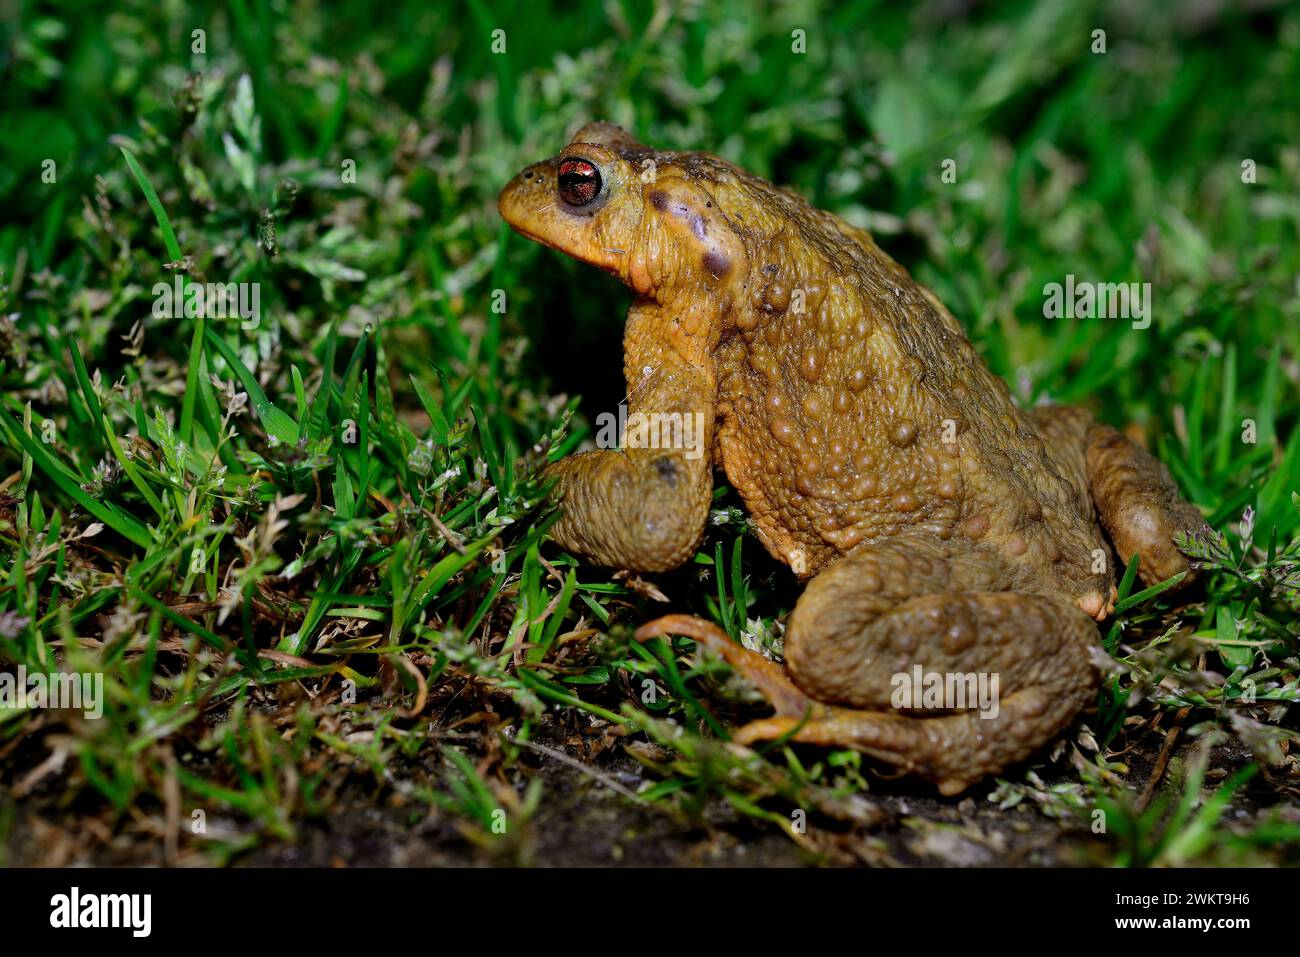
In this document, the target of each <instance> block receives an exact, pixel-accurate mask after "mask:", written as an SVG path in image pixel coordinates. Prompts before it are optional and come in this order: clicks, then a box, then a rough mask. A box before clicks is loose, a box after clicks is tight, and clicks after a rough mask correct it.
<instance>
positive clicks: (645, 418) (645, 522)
mask: <svg viewBox="0 0 1300 957" xmlns="http://www.w3.org/2000/svg"><path fill="white" fill-rule="evenodd" d="M711 346H712V343H710V342H709V341H708V339H707V338H706V337H704V336H695V335H692V334H691V331H690V329H689V327H688V326H686V325H684V324H683V323H680V322H677V321H675V320H673V319H672V318H669V317H667V316H665V315H664V314H663V313H662V312H661V311H659V310H658V308H657V307H655V306H652V305H637V306H634V307H633V309H632V311H631V312H630V313H629V314H628V321H627V329H626V332H625V333H624V356H625V367H624V369H625V372H626V375H627V383H628V399H627V406H628V414H627V429H626V434H625V435H624V436H623V445H624V447H623V448H622V449H598V450H596V451H593V452H581V453H579V454H577V455H571V456H569V457H568V458H564V459H561V460H560V461H558V462H556V463H554V464H552V465H551V466H549V467H548V468H547V472H546V474H547V476H548V477H552V478H555V479H557V482H556V486H555V494H556V496H557V497H558V498H559V501H560V503H561V507H562V509H563V516H562V517H561V518H560V520H559V521H558V522H557V523H556V525H555V526H554V528H553V529H552V532H551V534H552V536H553V537H554V538H555V540H556V541H557V542H559V544H560V545H562V546H563V547H565V548H568V549H570V550H572V551H575V552H577V553H579V554H580V555H583V556H584V557H586V558H588V559H590V560H591V561H594V562H597V563H598V564H601V565H608V566H610V567H613V568H628V569H632V570H635V571H651V572H652V571H665V570H667V569H670V568H675V567H677V566H678V565H680V564H682V563H683V562H685V561H686V560H687V559H689V558H690V557H691V555H692V554H693V553H694V551H695V548H696V546H697V545H698V544H699V542H700V538H701V537H702V536H703V534H704V524H705V521H706V520H707V518H708V514H709V503H710V501H711V498H712V491H713V481H712V479H713V476H712V464H711V463H712V449H713V414H714V401H715V396H716V381H715V377H714V371H713V360H712V357H711Z"/></svg>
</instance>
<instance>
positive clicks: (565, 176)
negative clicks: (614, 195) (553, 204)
mask: <svg viewBox="0 0 1300 957" xmlns="http://www.w3.org/2000/svg"><path fill="white" fill-rule="evenodd" d="M559 186H560V198H561V199H563V200H564V201H565V202H566V203H568V204H569V205H570V206H586V205H587V204H588V203H590V202H591V201H592V200H593V199H595V198H596V197H597V196H599V195H600V170H598V169H596V167H595V166H594V165H592V164H591V163H589V162H587V161H586V160H585V159H567V160H565V161H564V162H563V163H561V164H560V176H559Z"/></svg>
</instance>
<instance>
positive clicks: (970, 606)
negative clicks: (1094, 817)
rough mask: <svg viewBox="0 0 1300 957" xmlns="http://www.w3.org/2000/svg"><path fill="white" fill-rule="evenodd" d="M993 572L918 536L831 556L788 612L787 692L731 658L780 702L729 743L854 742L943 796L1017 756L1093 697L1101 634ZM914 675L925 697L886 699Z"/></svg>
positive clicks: (1056, 603)
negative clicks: (937, 694) (936, 694)
mask: <svg viewBox="0 0 1300 957" xmlns="http://www.w3.org/2000/svg"><path fill="white" fill-rule="evenodd" d="M1002 574H1003V573H1002V572H1001V571H1000V570H999V568H998V562H997V559H996V558H995V557H993V556H991V555H983V554H981V555H978V556H976V555H969V554H968V555H965V556H961V557H959V556H956V555H952V554H948V552H947V549H946V547H945V546H944V544H943V543H941V542H937V541H936V540H933V539H929V538H924V537H921V536H902V537H899V538H895V539H891V540H888V541H884V542H879V543H873V544H871V545H869V546H867V547H865V548H863V549H860V550H859V551H857V552H855V553H853V554H851V555H849V556H847V557H845V558H843V559H841V560H840V561H839V562H837V563H836V564H834V565H832V566H831V567H830V568H828V569H827V570H826V571H825V572H823V573H822V574H821V575H820V576H818V577H817V578H816V579H814V580H813V581H812V583H811V584H810V585H809V586H808V589H807V590H806V591H805V592H804V595H803V596H802V598H801V599H800V600H799V604H798V606H797V607H796V608H795V610H794V613H793V614H792V616H791V619H790V623H789V627H788V628H787V631H786V646H785V647H786V658H787V664H788V666H789V668H790V671H791V673H792V675H793V677H794V680H795V683H796V684H797V685H798V688H797V689H794V691H793V693H791V692H790V691H787V690H779V691H778V692H777V693H776V694H773V693H772V692H771V691H769V690H768V687H769V686H771V685H772V684H773V682H774V681H775V678H774V676H773V675H772V674H771V673H770V671H769V669H770V668H771V667H772V666H771V664H770V663H769V662H766V661H765V660H764V659H761V658H758V656H753V658H754V659H757V661H761V662H762V664H763V666H766V667H749V665H757V662H756V661H752V660H751V659H750V658H749V657H748V656H750V654H751V653H749V652H745V651H744V650H743V649H740V650H739V653H738V654H736V653H733V654H731V655H729V656H728V658H729V660H731V659H733V658H734V659H735V661H733V664H737V665H738V667H740V669H741V670H742V671H743V672H745V673H746V674H747V675H750V676H751V678H752V679H753V680H754V682H755V684H756V685H758V687H759V688H760V690H763V691H764V693H765V694H767V695H768V697H769V698H770V699H772V700H773V703H774V704H775V705H776V706H777V715H776V716H775V717H772V718H767V719H763V720H760V721H756V722H753V723H752V724H749V725H747V726H745V727H743V728H741V729H739V731H738V732H737V733H736V734H735V736H734V739H735V740H736V741H738V742H739V743H742V744H746V743H752V742H754V741H760V740H768V739H772V738H778V737H782V736H785V735H790V736H791V737H792V739H793V740H795V741H800V742H806V743H810V744H820V745H829V746H840V747H852V748H856V749H858V750H860V751H863V752H865V753H867V754H869V755H871V756H873V757H875V758H877V759H879V760H881V761H884V762H886V763H888V764H892V765H894V766H896V767H898V768H900V769H901V770H904V771H908V772H911V773H914V774H918V775H920V776H922V777H925V778H928V779H930V780H932V781H935V782H936V783H937V784H938V786H939V789H940V791H942V792H943V793H944V794H957V793H960V792H961V791H963V790H965V789H966V788H967V787H969V786H970V785H971V784H973V783H974V782H976V781H978V780H980V779H981V778H983V777H985V776H987V775H989V774H995V773H997V772H999V771H1001V770H1002V769H1003V768H1005V767H1006V766H1007V765H1009V764H1012V763H1013V762H1015V761H1018V760H1020V759H1022V758H1025V757H1027V756H1028V755H1029V754H1031V753H1032V752H1033V751H1034V750H1035V749H1036V748H1038V747H1039V746H1041V745H1042V744H1044V743H1045V742H1047V741H1048V740H1050V739H1051V738H1052V737H1053V736H1055V735H1056V734H1058V733H1059V732H1060V731H1061V730H1062V729H1063V728H1064V727H1065V726H1066V725H1068V723H1069V722H1070V720H1071V719H1072V718H1073V717H1074V715H1075V714H1076V713H1077V712H1078V711H1079V710H1080V709H1081V708H1082V707H1083V706H1084V704H1085V703H1086V702H1087V700H1088V699H1089V697H1090V696H1091V695H1092V693H1093V690H1094V688H1095V687H1096V680H1097V679H1096V673H1095V671H1094V669H1093V667H1092V665H1091V663H1090V660H1089V646H1090V645H1091V644H1093V643H1095V641H1096V635H1097V631H1096V625H1095V624H1094V623H1093V622H1092V620H1091V619H1090V618H1089V617H1088V616H1087V615H1085V614H1084V613H1083V612H1082V611H1080V610H1079V609H1078V608H1077V607H1076V606H1074V605H1073V604H1071V603H1069V602H1067V601H1065V600H1062V599H1058V598H1055V597H1049V596H1044V595H1030V594H1020V593H1014V592H1005V591H999V590H996V589H997V587H998V584H999V581H1000V580H1001V577H1002ZM657 624H658V623H652V625H650V626H647V629H653V628H656V626H657ZM645 630H646V629H643V631H645ZM666 630H667V631H673V630H674V629H673V628H672V626H671V625H669V626H667V628H666ZM656 633H664V632H663V631H662V630H660V631H657V632H656ZM687 633H689V632H687ZM722 640H723V641H725V640H726V639H725V636H722ZM710 643H715V642H710ZM732 647H733V648H734V647H735V646H734V645H733V646H732ZM917 668H919V669H920V674H919V675H918V674H917V672H916V669H917ZM935 682H938V683H939V684H940V686H941V687H943V688H945V689H947V694H946V695H945V696H944V697H942V698H941V699H940V700H939V701H937V702H935V701H929V700H927V699H926V698H925V696H924V691H925V689H926V688H927V687H929V688H934V687H935ZM918 684H919V686H920V690H921V691H922V697H921V700H906V699H903V698H901V697H899V696H898V695H897V694H896V693H901V691H902V690H903V689H907V690H908V691H910V690H911V689H912V688H913V687H915V686H916V685H918ZM796 694H797V695H801V696H802V697H801V698H800V697H795V695H796ZM954 695H955V696H956V697H954ZM801 702H803V703H806V707H804V708H801V707H800V704H801ZM936 705H937V706H936ZM927 706H931V707H927Z"/></svg>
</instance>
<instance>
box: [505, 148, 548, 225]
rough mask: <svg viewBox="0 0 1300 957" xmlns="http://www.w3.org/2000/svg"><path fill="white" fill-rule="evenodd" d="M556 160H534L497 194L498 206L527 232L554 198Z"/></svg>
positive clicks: (508, 217)
mask: <svg viewBox="0 0 1300 957" xmlns="http://www.w3.org/2000/svg"><path fill="white" fill-rule="evenodd" d="M554 196H555V163H554V162H552V161H549V160H548V161H546V162H542V163H533V164H532V165H531V166H526V167H524V168H523V169H522V170H520V171H519V173H518V175H516V176H515V178H514V179H512V180H511V181H510V182H508V183H506V185H505V188H504V189H503V190H501V195H500V196H498V197H497V209H498V210H499V211H500V213H501V218H502V219H504V220H505V221H506V222H507V223H509V224H510V225H511V226H512V227H514V228H515V229H518V230H520V231H521V232H525V233H527V232H528V231H529V230H528V227H529V224H530V222H531V221H532V220H533V219H534V218H536V217H537V216H539V215H540V214H541V213H542V212H543V211H544V210H545V208H546V207H547V206H548V205H549V204H551V203H553V202H554Z"/></svg>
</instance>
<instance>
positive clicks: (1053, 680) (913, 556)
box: [499, 123, 1204, 795]
mask: <svg viewBox="0 0 1300 957" xmlns="http://www.w3.org/2000/svg"><path fill="white" fill-rule="evenodd" d="M499 208H500V211H501V215H502V216H503V217H504V218H505V220H506V222H507V223H509V224H510V226H511V227H513V228H514V229H515V230H516V231H517V232H519V233H521V234H522V235H524V236H526V237H528V238H530V239H533V240H536V241H538V242H541V243H544V244H545V245H547V246H550V247H553V248H555V249H557V250H559V251H560V252H563V253H566V254H567V255H569V256H572V257H575V258H576V259H578V260H581V261H582V262H585V263H589V264H591V265H593V266H596V267H598V268H600V269H603V270H605V271H606V272H608V273H610V274H612V275H614V276H616V277H618V278H619V279H620V280H621V281H622V282H623V283H625V284H626V285H627V286H628V287H630V288H631V290H632V292H633V294H634V300H633V303H632V306H631V308H630V310H629V312H628V315H627V322H626V327H625V332H624V339H623V348H624V355H623V361H624V372H625V375H626V378H627V405H628V410H629V413H630V416H631V417H637V416H642V417H653V418H655V419H657V420H661V421H664V422H673V421H681V420H684V419H687V418H688V417H689V421H693V422H697V423H698V424H699V426H700V428H701V429H702V432H701V434H702V436H703V439H704V448H705V449H706V451H707V454H703V455H701V454H699V451H698V449H695V450H694V454H692V449H691V448H690V447H687V446H686V444H685V443H681V442H674V441H672V439H673V438H674V436H673V435H672V434H669V435H666V436H664V437H663V438H665V439H666V441H646V440H644V439H645V436H644V435H642V439H643V440H642V441H637V442H635V443H633V442H625V443H624V447H623V448H609V449H597V450H594V451H588V452H582V453H579V454H575V455H571V456H569V457H567V458H564V459H561V460H560V461H558V462H556V463H554V464H552V465H551V466H549V474H550V475H551V476H552V477H554V479H555V480H556V481H555V494H556V495H557V496H558V498H559V501H560V502H561V505H562V510H563V514H562V517H561V518H560V520H559V521H558V522H557V524H556V525H555V526H554V530H553V535H554V538H555V540H556V541H557V542H558V543H559V544H560V545H561V546H563V547H565V548H567V549H569V550H571V551H573V552H575V553H577V554H579V555H581V556H583V557H585V558H587V559H589V560H590V561H593V562H596V563H599V564H601V565H606V566H611V567H615V568H624V569H630V570H636V571H644V572H657V571H664V570H667V569H671V568H674V567H676V566H678V565H681V564H682V563H683V562H685V561H687V560H688V559H689V558H690V557H691V556H692V555H693V554H694V552H695V549H696V547H697V546H698V544H699V542H700V540H701V537H702V535H703V532H704V526H705V523H706V521H707V519H708V515H709V508H710V503H711V501H712V490H713V467H714V466H715V465H716V466H719V467H721V468H722V469H723V470H724V471H725V472H726V476H727V479H728V480H729V481H730V482H731V484H732V485H733V486H734V487H735V488H736V489H737V491H738V492H739V494H740V496H741V497H742V499H743V500H744V502H745V505H746V507H747V509H748V511H749V515H750V521H751V526H752V528H753V531H754V533H755V534H756V535H757V537H758V539H759V540H760V541H761V542H762V543H763V545H764V546H765V547H766V548H767V550H768V551H769V552H770V553H771V554H772V555H773V556H774V557H775V558H777V559H778V560H780V561H781V562H784V563H786V564H787V565H789V566H790V568H791V570H792V571H793V573H794V574H795V575H796V576H798V577H799V578H800V579H801V580H805V581H807V586H806V588H805V589H804V591H803V593H802V595H801V596H800V598H799V601H798V603H797V604H796V606H795V608H794V610H793V611H792V612H791V614H790V616H789V620H788V622H787V624H786V630H785V645H784V657H785V666H784V667H782V666H781V665H779V664H777V663H775V662H773V661H771V660H769V659H768V658H766V657H764V656H762V655H760V654H758V653H756V652H752V651H749V650H747V649H745V648H743V647H742V646H740V645H738V644H736V643H735V642H733V641H731V640H730V639H729V638H728V637H727V635H726V634H725V633H724V632H723V631H722V630H721V629H720V628H718V627H717V626H716V625H714V624H712V623H711V622H708V621H705V620H702V619H699V618H694V617H689V616H686V615H669V616H667V617H664V618H661V619H659V620H657V621H653V622H650V623H648V624H646V625H643V626H642V627H641V628H640V629H639V630H638V631H637V635H636V636H637V638H638V639H641V640H646V639H649V638H652V637H655V636H665V635H670V634H675V635H684V636H689V637H691V638H693V639H695V640H696V641H697V642H699V643H700V644H701V645H702V646H705V647H707V648H710V649H712V650H713V651H714V652H716V653H717V654H719V655H721V656H722V657H723V658H724V659H725V660H726V661H727V662H728V663H729V664H730V665H731V666H732V667H733V668H735V669H736V670H738V671H739V672H741V673H742V674H743V675H744V676H745V677H746V678H747V679H748V680H749V681H750V682H752V683H753V684H754V685H755V686H756V687H757V688H758V690H759V691H760V692H762V694H763V695H764V697H765V698H766V699H767V700H768V701H770V703H771V705H772V707H773V709H774V714H773V715H772V716H771V717H768V718H763V719H760V720H757V721H753V722H751V723H749V724H747V725H745V726H744V727H741V728H739V729H737V730H736V731H735V732H734V734H733V740H734V741H735V742H737V743H739V744H742V745H748V744H753V743H756V742H760V741H765V740H772V739H787V740H793V741H796V742H804V743H809V744H814V745H823V746H832V747H849V748H855V749H857V750H859V751H862V752H864V753H866V754H867V755H870V756H871V757H873V758H875V759H877V760H879V761H881V762H884V763H886V764H888V765H892V766H894V767H896V768H897V769H899V770H900V771H903V772H906V773H911V774H915V775H918V776H921V777H923V778H925V779H928V780H930V781H932V782H934V783H935V784H936V785H937V786H938V789H939V791H940V792H941V793H943V794H945V795H954V794H958V793H960V792H962V791H963V790H965V789H967V788H968V787H970V786H971V785H972V784H974V783H976V782H978V781H980V780H981V779H982V778H984V777H986V776H988V775H992V774H996V773H998V772H1000V771H1002V770H1003V769H1004V768H1006V767H1007V766H1008V765H1010V764H1012V763H1013V762H1016V761H1019V760H1022V759H1024V758H1026V757H1028V756H1029V755H1031V754H1032V753H1033V752H1034V751H1035V750H1036V749H1038V748H1039V747H1041V746H1042V745H1044V744H1045V743H1046V742H1048V741H1050V740H1051V739H1053V738H1054V737H1056V736H1057V735H1059V734H1060V733H1061V732H1062V731H1063V730H1064V729H1065V728H1066V727H1067V726H1068V725H1069V724H1070V722H1071V721H1072V719H1073V718H1074V717H1075V715H1076V714H1077V713H1078V712H1079V711H1080V710H1081V709H1082V708H1084V706H1085V705H1086V704H1087V703H1088V702H1089V699H1090V698H1094V696H1095V694H1096V689H1097V685H1098V674H1097V670H1096V667H1095V665H1094V663H1093V659H1092V652H1093V647H1094V646H1095V645H1096V644H1097V642H1098V637H1099V635H1098V628H1097V622H1098V621H1100V620H1102V619H1104V618H1105V617H1106V616H1107V615H1108V614H1110V612H1111V611H1112V609H1113V607H1114V600H1115V597H1116V589H1115V584H1114V581H1115V571H1116V564H1115V561H1114V558H1113V551H1112V546H1113V549H1114V551H1117V552H1118V554H1119V557H1120V558H1121V559H1122V560H1128V559H1130V558H1131V556H1133V555H1137V556H1138V558H1139V575H1140V577H1141V579H1142V581H1143V582H1145V583H1148V584H1150V583H1155V582H1159V581H1162V580H1165V579H1167V578H1170V577H1172V576H1174V575H1178V574H1182V575H1184V578H1183V579H1182V583H1183V584H1185V583H1186V582H1187V581H1189V580H1190V578H1191V574H1190V569H1189V566H1188V562H1187V560H1186V559H1185V558H1184V556H1183V555H1182V554H1181V553H1180V551H1179V550H1178V548H1177V547H1176V545H1175V542H1174V539H1175V535H1176V534H1178V533H1179V532H1186V533H1190V532H1196V531H1199V530H1200V529H1201V528H1202V527H1203V524H1204V523H1203V521H1202V517H1201V514H1200V512H1199V511H1198V510H1197V509H1196V508H1195V507H1193V506H1192V505H1190V504H1188V503H1187V502H1185V501H1183V500H1182V499H1181V498H1180V497H1179V494H1178V491H1177V489H1176V487H1175V486H1174V483H1173V481H1172V480H1171V478H1170V475H1169V472H1168V470H1167V469H1166V468H1165V467H1164V466H1163V465H1161V464H1160V463H1159V462H1158V461H1157V460H1156V459H1155V458H1153V457H1152V456H1151V455H1150V454H1149V453H1148V452H1147V451H1145V450H1144V449H1143V448H1142V447H1141V446H1139V445H1137V444H1135V443H1134V442H1133V441H1131V440H1130V439H1129V438H1127V437H1126V436H1125V435H1123V434H1121V433H1119V432H1117V431H1116V430H1115V429H1113V428H1112V427H1111V426H1109V425H1106V424H1104V423H1101V422H1097V421H1094V420H1093V418H1092V416H1091V415H1090V414H1089V413H1088V412H1086V411H1084V410H1082V409H1078V408H1072V407H1063V406H1040V407H1037V408H1032V409H1022V408H1019V407H1018V406H1017V405H1016V404H1015V403H1014V402H1013V401H1012V399H1011V396H1010V392H1009V390H1008V388H1007V386H1006V384H1005V383H1004V382H1003V381H1002V380H1001V379H1000V378H998V377H997V376H995V375H994V374H993V373H992V372H991V371H990V370H989V368H988V367H987V366H986V365H985V363H984V362H983V360H982V359H981V358H980V357H979V355H977V354H976V352H975V349H974V348H973V347H972V345H971V343H970V342H969V340H968V339H967V338H966V335H965V334H964V332H963V330H962V327H961V325H960V324H959V323H958V322H957V321H956V320H955V319H954V318H953V316H952V314H951V313H950V312H949V311H948V310H947V309H946V308H945V307H944V305H943V304H942V303H941V302H940V301H939V300H938V298H936V297H935V295H934V294H933V293H931V292H930V291H929V290H928V289H926V288H924V287H923V286H921V285H919V284H918V283H917V282H916V281H915V280H914V279H913V278H912V277H911V275H909V273H908V272H907V271H906V270H905V269H903V267H902V266H900V265H899V264H898V263H896V262H895V261H894V260H893V259H891V258H890V257H889V256H888V255H887V254H886V253H885V252H884V251H883V250H882V249H881V248H880V246H878V245H877V243H876V241H875V239H874V238H873V237H872V236H871V234H870V233H869V232H867V231H866V230H864V229H859V228H857V227H854V226H851V225H849V224H848V223H846V222H844V221H843V220H841V219H839V218H837V217H836V216H834V215H832V214H830V213H827V212H824V211H822V210H819V209H816V208H814V207H813V206H811V205H810V204H809V203H807V202H806V201H805V200H804V199H802V198H801V197H799V196H797V195H795V194H794V193H792V192H789V191H787V190H784V189H780V188H778V187H776V186H773V185H772V184H771V183H768V182H766V181H764V180H763V179H761V178H759V177H757V176H754V175H752V174H750V173H748V172H746V171H745V170H743V169H740V168H739V167H737V166H734V165H732V164H731V163H728V162H726V161H725V160H722V159H719V158H718V157H716V156H712V155H710V154H708V153H700V152H670V151H663V150H657V149H654V148H653V147H650V146H646V145H644V144H642V143H639V142H637V141H636V139H635V138H634V137H632V136H631V135H630V134H628V133H627V132H625V131H624V130H622V129H620V128H619V127H617V126H613V125H611V124H608V123H591V124H589V125H587V126H585V127H583V128H582V129H581V130H579V131H578V133H577V134H576V135H575V136H574V137H573V140H572V142H570V143H569V144H568V145H567V146H565V147H564V148H563V149H562V150H561V151H560V153H559V154H558V155H557V156H555V157H553V158H551V159H547V160H544V161H542V162H539V163H534V164H533V165H531V166H529V167H527V168H525V169H524V170H523V171H522V172H520V173H519V174H518V175H517V176H516V177H515V178H514V179H513V180H512V181H511V182H510V183H509V184H508V185H507V186H506V187H505V189H504V190H503V191H502V193H501V196H500V199H499ZM652 431H653V430H652ZM669 431H670V432H671V430H669ZM643 432H644V430H643ZM658 437H659V436H655V435H651V436H650V438H651V439H654V438H658ZM936 676H937V680H935V681H931V680H930V679H931V678H935V677H936ZM921 678H924V679H925V681H924V684H925V686H926V687H927V688H933V689H934V690H936V694H934V695H930V694H928V693H927V694H916V695H913V694H910V693H907V690H908V688H909V687H911V686H915V687H917V688H919V687H920V686H921V684H922V683H923V682H921V681H918V680H916V679H921ZM990 679H992V680H990ZM976 687H978V688H979V689H981V691H988V690H989V689H996V691H997V695H998V700H997V702H996V704H995V706H993V707H989V706H988V705H989V702H988V701H986V700H983V698H984V696H983V695H980V696H979V697H981V700H980V701H976V700H974V699H975V698H976V697H977V696H976V695H975V693H974V689H975V688H976ZM963 689H967V690H970V691H971V692H972V693H971V694H970V695H964V694H962V691H963ZM900 691H903V692H904V693H902V694H901V695H900ZM963 699H965V700H963Z"/></svg>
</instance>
